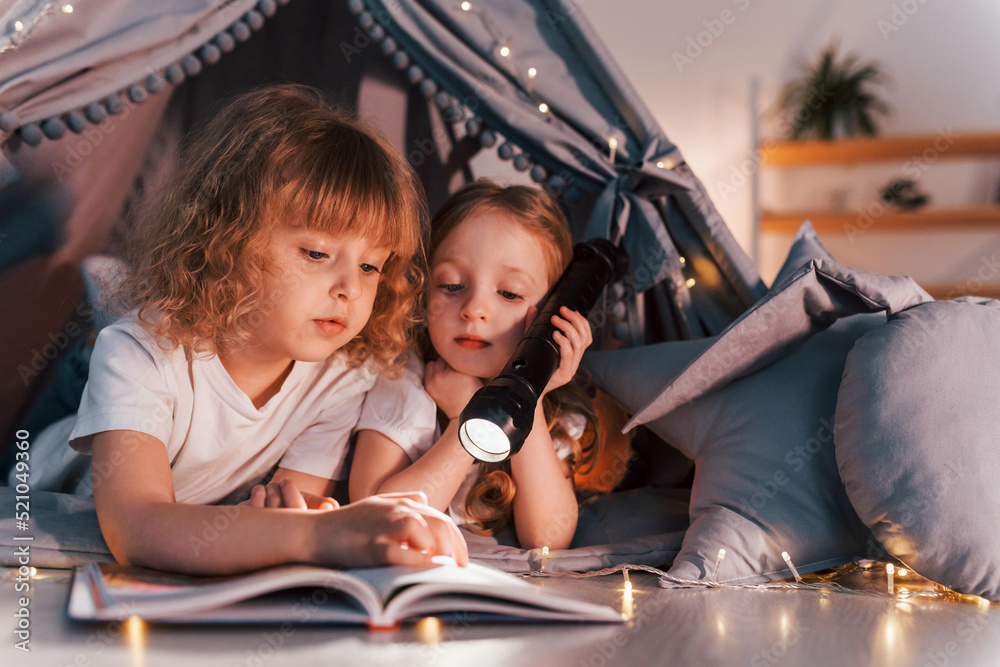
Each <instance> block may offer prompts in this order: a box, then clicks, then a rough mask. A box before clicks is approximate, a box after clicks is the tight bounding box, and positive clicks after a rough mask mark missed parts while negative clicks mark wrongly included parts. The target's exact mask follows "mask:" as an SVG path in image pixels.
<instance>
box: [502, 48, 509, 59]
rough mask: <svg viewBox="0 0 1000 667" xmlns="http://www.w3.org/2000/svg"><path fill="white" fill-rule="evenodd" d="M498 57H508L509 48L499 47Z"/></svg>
mask: <svg viewBox="0 0 1000 667" xmlns="http://www.w3.org/2000/svg"><path fill="white" fill-rule="evenodd" d="M500 55H501V56H503V57H504V58H507V57H509V56H510V48H509V47H506V46H501V47H500Z"/></svg>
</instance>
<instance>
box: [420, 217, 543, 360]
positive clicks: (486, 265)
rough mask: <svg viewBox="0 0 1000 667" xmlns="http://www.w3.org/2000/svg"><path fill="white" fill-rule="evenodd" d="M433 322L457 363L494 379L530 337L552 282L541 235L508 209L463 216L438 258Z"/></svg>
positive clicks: (434, 339) (438, 342)
mask: <svg viewBox="0 0 1000 667" xmlns="http://www.w3.org/2000/svg"><path fill="white" fill-rule="evenodd" d="M429 289H430V292H429V295H428V298H427V311H428V313H427V328H428V331H429V333H430V338H431V343H433V345H434V349H435V350H437V352H438V354H440V355H441V358H442V359H444V360H445V361H446V362H447V363H448V365H449V366H451V367H452V368H454V369H455V370H457V371H459V372H460V373H465V374H467V375H472V376H474V377H478V378H481V379H483V380H489V379H492V378H493V377H495V376H496V375H497V374H499V373H500V371H501V370H502V369H503V367H504V365H505V364H506V363H507V361H508V360H509V359H510V356H511V354H512V353H513V352H514V348H515V347H516V346H517V343H518V342H519V341H520V340H521V338H522V337H523V336H524V332H525V328H526V327H525V318H526V317H527V315H528V309H529V308H531V307H533V306H537V305H538V303H539V301H541V299H542V297H544V296H545V293H546V292H547V291H548V289H549V282H548V271H547V270H546V264H545V256H544V255H543V253H542V249H541V246H540V244H539V240H538V238H537V237H535V236H533V235H532V234H530V233H529V232H527V231H525V230H524V229H523V228H522V227H521V226H520V225H519V224H517V223H516V222H514V221H512V220H511V218H510V217H509V216H507V215H505V214H503V213H498V212H496V211H484V212H481V213H476V214H473V215H472V216H470V217H468V218H466V219H465V220H463V221H462V222H461V223H460V224H459V225H458V226H457V227H455V229H453V230H452V231H451V232H450V233H449V234H448V236H446V237H445V238H444V240H443V241H442V242H441V244H440V245H439V246H438V248H437V250H436V251H435V252H434V256H433V257H431V280H430V284H429Z"/></svg>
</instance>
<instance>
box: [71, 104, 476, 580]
mask: <svg viewBox="0 0 1000 667" xmlns="http://www.w3.org/2000/svg"><path fill="white" fill-rule="evenodd" d="M421 202H422V199H421V193H420V191H419V189H418V187H417V185H416V183H415V180H414V178H413V175H412V172H411V171H410V170H409V168H408V166H407V165H406V164H405V162H403V161H402V159H401V158H400V157H399V156H398V155H397V154H396V153H395V151H394V150H393V149H392V148H391V147H390V146H389V145H388V144H387V142H386V141H385V140H383V139H381V138H380V137H378V136H377V135H375V134H374V133H372V132H371V131H369V130H367V129H366V128H364V127H363V126H361V125H360V124H359V123H358V122H357V121H356V120H354V119H353V118H351V117H350V116H348V115H346V114H344V113H343V112H340V111H338V110H336V109H334V108H332V107H331V106H329V105H328V104H327V103H326V102H325V101H324V100H323V99H322V97H321V96H320V95H319V94H318V93H317V92H316V91H313V90H311V89H308V88H304V87H298V86H277V87H270V88H265V89H260V90H256V91H252V92H250V93H247V94H244V95H242V96H240V97H239V98H237V99H236V100H235V101H234V102H232V103H231V104H230V105H229V106H227V108H226V109H225V110H224V111H222V112H221V113H220V114H219V115H218V116H217V117H215V118H214V119H213V120H212V121H211V123H210V124H209V125H208V126H207V128H206V129H205V130H204V131H203V132H202V133H201V134H200V135H198V136H197V137H196V139H195V141H194V142H193V143H192V144H191V145H190V147H189V148H188V150H187V151H186V152H185V154H184V155H183V156H182V160H181V162H180V166H179V168H178V169H177V170H176V172H175V173H174V175H173V177H172V179H171V180H170V181H169V183H168V184H167V186H166V188H165V189H164V194H163V195H162V197H161V198H160V199H159V200H158V201H156V202H155V203H154V205H153V206H152V208H151V209H150V210H149V212H148V213H147V215H145V216H144V217H143V218H142V219H141V220H140V221H139V222H138V223H137V225H136V227H135V228H134V229H132V230H131V237H130V241H131V251H130V252H129V253H128V256H127V262H128V266H129V269H130V270H129V273H128V277H127V278H126V280H125V282H124V284H123V286H122V289H121V291H120V295H121V297H122V298H121V301H122V303H124V304H127V305H128V307H129V308H130V311H129V313H128V315H127V316H126V317H125V318H123V319H121V320H119V321H118V322H117V323H115V324H114V325H112V326H109V327H107V328H105V329H104V330H102V332H101V333H100V335H99V337H98V339H97V343H96V347H95V350H94V355H93V359H92V362H91V375H90V378H89V380H88V384H87V387H86V389H85V391H84V395H83V399H82V401H81V406H80V411H79V413H78V416H77V420H76V425H75V427H74V429H73V431H72V433H71V435H70V441H71V446H73V447H74V448H76V449H78V450H80V451H85V452H88V451H89V452H91V453H92V454H93V462H92V470H93V473H92V474H93V489H94V500H95V503H96V506H97V512H98V518H99V519H100V524H101V529H102V531H103V532H104V535H105V538H106V540H107V543H108V545H109V546H110V548H111V550H112V552H113V553H114V555H115V556H116V557H117V558H118V559H119V560H120V561H123V562H129V563H135V564H139V565H144V566H147V567H155V568H160V569H170V570H181V571H187V572H197V573H220V572H234V571H240V570H247V569H252V568H257V567H263V566H267V565H272V564H276V563H284V562H314V563H319V564H325V565H336V566H345V565H347V566H366V565H375V564H381V563H397V564H424V563H427V562H429V560H430V558H431V557H432V556H433V555H435V554H452V555H454V556H455V557H456V558H457V559H458V560H459V561H460V562H464V560H465V559H466V557H467V556H466V548H465V544H464V541H463V540H462V538H461V535H460V534H459V533H458V532H457V529H456V528H455V526H454V524H453V523H452V522H451V521H450V520H449V519H448V518H447V517H445V516H443V515H442V514H441V513H440V512H438V511H436V510H433V509H432V508H430V507H427V506H426V505H424V504H422V502H417V501H423V500H424V498H423V497H422V496H421V495H420V494H415V493H409V494H399V495H396V496H383V497H378V498H373V499H371V501H370V502H366V503H358V504H355V505H352V506H350V507H345V508H339V507H338V506H337V503H336V501H334V500H333V499H332V498H331V497H330V496H331V495H332V483H331V482H330V481H329V480H335V479H337V478H338V475H339V474H340V473H341V471H342V468H343V465H344V459H345V456H346V453H347V443H348V438H349V437H350V434H351V431H352V430H353V429H354V427H355V425H356V423H357V422H358V419H359V416H360V414H361V409H362V403H363V401H364V400H365V396H366V393H367V392H368V390H369V389H371V388H372V386H373V385H374V384H375V381H376V379H377V378H378V377H379V376H380V374H381V373H382V372H388V373H393V372H397V373H398V369H397V368H394V360H395V359H396V358H397V357H398V356H399V354H400V352H402V351H403V350H404V349H405V348H406V347H407V346H408V345H409V342H410V334H409V331H410V330H411V329H412V327H411V324H412V321H413V315H414V314H413V312H412V309H413V305H412V304H413V302H414V301H415V295H416V294H417V293H418V292H419V290H420V288H421V285H420V279H419V275H420V272H419V271H417V270H415V268H414V264H413V262H414V258H419V257H420V250H421V238H422V230H423V227H424V220H425V219H426V216H425V214H424V211H423V205H422V203H421ZM276 465H277V466H278V470H277V473H276V474H275V475H274V485H273V487H271V488H275V487H276V488H278V489H279V490H280V492H281V493H282V495H283V498H282V502H281V503H280V505H282V507H280V508H279V507H273V506H271V505H273V504H277V503H269V502H266V501H265V502H257V503H254V504H255V505H257V506H242V507H231V506H230V507H218V506H211V505H212V504H213V503H218V502H220V501H226V500H232V499H233V498H238V497H239V496H240V494H242V496H243V497H246V494H247V493H248V492H249V490H250V489H251V487H253V486H254V485H256V484H260V483H261V482H262V481H264V480H265V479H266V478H267V476H268V475H269V474H270V473H271V472H272V471H273V470H274V468H275V466H276ZM262 488H264V487H262ZM303 489H304V490H310V491H314V493H305V494H303V493H301V492H300V491H301V490H303Z"/></svg>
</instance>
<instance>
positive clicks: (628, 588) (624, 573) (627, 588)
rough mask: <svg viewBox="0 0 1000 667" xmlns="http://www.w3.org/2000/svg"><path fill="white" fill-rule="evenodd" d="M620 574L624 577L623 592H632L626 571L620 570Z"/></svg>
mask: <svg viewBox="0 0 1000 667" xmlns="http://www.w3.org/2000/svg"><path fill="white" fill-rule="evenodd" d="M622 574H623V575H624V576H625V590H626V591H631V590H632V582H631V581H630V580H629V578H628V570H627V569H626V570H622Z"/></svg>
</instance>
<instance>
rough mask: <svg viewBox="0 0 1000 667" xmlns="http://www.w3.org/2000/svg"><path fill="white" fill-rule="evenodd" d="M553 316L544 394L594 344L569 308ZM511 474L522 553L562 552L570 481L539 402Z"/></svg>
mask: <svg viewBox="0 0 1000 667" xmlns="http://www.w3.org/2000/svg"><path fill="white" fill-rule="evenodd" d="M560 315H561V317H558V316H553V318H552V324H554V325H555V326H556V327H557V328H558V329H559V331H558V332H556V333H555V334H553V339H554V340H555V342H556V343H557V344H558V345H559V352H560V360H559V367H558V368H557V369H556V372H555V373H554V374H553V375H552V379H551V380H550V381H549V383H548V385H547V386H546V387H545V393H547V392H549V391H551V390H552V389H555V388H556V387H561V386H562V385H564V384H566V383H567V382H569V381H570V380H572V379H573V376H574V375H575V374H576V370H577V368H578V367H579V366H580V360H581V359H582V358H583V353H584V351H585V350H586V349H587V346H589V345H590V343H591V341H592V340H593V334H592V333H591V331H590V323H589V322H588V321H587V319H586V318H585V317H583V316H582V315H580V314H579V313H577V312H576V311H572V310H570V309H568V308H562V309H561V310H560ZM510 468H511V475H512V476H513V478H514V484H515V486H516V487H517V493H516V494H515V495H514V529H515V531H516V532H517V539H518V541H519V542H520V543H521V546H522V547H523V548H526V549H531V548H535V547H544V546H547V547H549V548H550V549H564V548H566V547H568V546H569V545H570V543H571V542H572V541H573V534H574V532H575V531H576V522H577V517H578V513H579V509H578V506H577V502H576V492H575V490H574V488H573V478H572V476H571V475H569V471H568V470H567V468H566V466H565V465H564V463H563V462H561V461H560V460H559V458H558V457H557V456H556V452H555V448H554V447H553V444H552V436H551V435H549V428H548V425H547V424H546V423H545V416H544V412H543V410H542V400H541V398H539V400H538V405H537V406H536V408H535V421H534V424H533V426H532V428H531V433H529V434H528V438H527V439H526V440H525V441H524V445H523V446H522V447H521V451H519V452H518V453H517V454H515V455H514V456H513V457H511V460H510Z"/></svg>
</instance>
